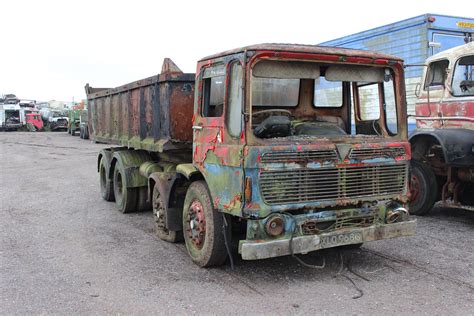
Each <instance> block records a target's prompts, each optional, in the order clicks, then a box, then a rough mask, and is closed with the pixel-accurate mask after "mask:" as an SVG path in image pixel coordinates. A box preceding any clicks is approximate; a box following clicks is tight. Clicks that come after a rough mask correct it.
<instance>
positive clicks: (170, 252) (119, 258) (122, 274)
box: [0, 132, 474, 315]
mask: <svg viewBox="0 0 474 316" xmlns="http://www.w3.org/2000/svg"><path fill="white" fill-rule="evenodd" d="M103 146H104V145H99V144H93V143H91V142H90V141H85V140H81V139H80V138H79V137H71V136H70V135H68V134H67V133H12V132H10V133H1V134H0V158H1V165H0V166H1V167H0V185H1V191H0V210H1V217H0V313H2V314H42V313H46V314H53V313H54V314H71V313H74V314H91V313H94V314H119V313H121V314H149V313H160V314H162V313H163V314H176V313H179V314H190V313H206V314H209V313H213V314H214V313H217V314H244V313H251V314H261V313H265V314H270V313H272V314H273V313H276V314H295V313H296V314H306V313H318V314H380V313H383V314H427V315H428V314H429V315H432V314H439V315H442V314H444V315H446V314H450V315H466V314H473V311H474V273H473V271H474V238H473V236H474V234H473V233H474V213H472V212H467V211H462V210H450V209H434V210H433V211H432V212H431V213H430V214H429V215H428V216H425V217H417V221H418V227H417V235H416V236H415V237H407V238H398V239H393V240H386V241H377V242H372V243H368V244H365V245H364V246H363V247H362V248H361V249H360V250H341V249H331V250H325V251H321V252H316V253H311V254H308V255H306V256H302V258H303V259H304V260H305V261H307V262H308V263H313V264H320V263H321V262H322V260H323V259H325V260H326V267H325V268H324V269H320V270H317V269H309V268H306V267H304V266H302V265H301V264H299V263H298V262H297V261H296V260H295V259H293V258H292V257H281V258H275V259H269V260H261V261H242V260H237V262H236V268H235V270H231V269H230V267H229V266H224V267H221V268H214V269H201V268H198V267H197V266H195V265H194V264H193V263H192V262H191V260H190V259H189V258H188V256H187V254H186V249H185V247H184V245H183V244H177V245H174V244H169V243H166V242H164V241H161V240H159V239H157V238H156V237H155V236H154V234H153V224H152V217H151V214H150V213H137V214H127V215H124V214H120V213H119V212H118V211H116V210H115V206H114V204H113V203H109V202H105V201H104V200H102V199H101V197H100V193H99V187H98V175H97V172H96V155H97V152H98V151H99V149H101V148H102V147H103ZM341 258H342V261H341ZM341 262H344V264H343V266H342V269H341ZM361 295H362V296H361ZM359 296H361V297H359ZM357 297H359V298H357Z"/></svg>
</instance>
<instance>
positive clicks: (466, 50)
mask: <svg viewBox="0 0 474 316" xmlns="http://www.w3.org/2000/svg"><path fill="white" fill-rule="evenodd" d="M465 54H474V42H470V43H467V44H464V45H460V46H456V47H453V48H450V49H447V50H444V51H442V52H440V53H438V54H435V55H433V56H431V57H430V58H428V59H426V62H427V63H429V62H431V61H433V60H438V59H450V58H451V57H458V56H461V55H465Z"/></svg>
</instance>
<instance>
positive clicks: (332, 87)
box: [313, 77, 342, 108]
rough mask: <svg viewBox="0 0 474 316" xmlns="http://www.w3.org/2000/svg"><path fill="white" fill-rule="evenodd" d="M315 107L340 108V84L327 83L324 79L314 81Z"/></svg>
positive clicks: (337, 82) (336, 82) (335, 82)
mask: <svg viewBox="0 0 474 316" xmlns="http://www.w3.org/2000/svg"><path fill="white" fill-rule="evenodd" d="M313 105H314V106H315V107H317V108H318V107H330V108H339V107H341V106H342V82H341V81H327V80H326V79H325V78H324V77H319V78H318V79H315V80H314V100H313Z"/></svg>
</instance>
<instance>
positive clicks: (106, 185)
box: [99, 158, 115, 201]
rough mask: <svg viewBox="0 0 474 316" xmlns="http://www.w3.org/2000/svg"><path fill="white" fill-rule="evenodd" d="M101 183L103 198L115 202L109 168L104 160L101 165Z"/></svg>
mask: <svg viewBox="0 0 474 316" xmlns="http://www.w3.org/2000/svg"><path fill="white" fill-rule="evenodd" d="M99 182H100V194H101V195H102V198H103V199H104V200H106V201H115V197H114V188H113V183H112V181H110V179H109V176H108V175H107V168H106V167H105V162H104V159H103V158H102V159H101V160H100V163H99Z"/></svg>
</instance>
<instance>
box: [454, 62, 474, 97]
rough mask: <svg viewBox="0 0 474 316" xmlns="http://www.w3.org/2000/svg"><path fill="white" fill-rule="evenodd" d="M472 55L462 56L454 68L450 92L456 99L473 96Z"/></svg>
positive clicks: (473, 69)
mask: <svg viewBox="0 0 474 316" xmlns="http://www.w3.org/2000/svg"><path fill="white" fill-rule="evenodd" d="M473 79H474V55H470V56H464V57H462V58H460V59H459V60H458V62H457V63H456V68H454V74H453V83H452V91H453V95H454V96H456V97H460V96H467V95H469V96H472V95H474V80H473Z"/></svg>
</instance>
